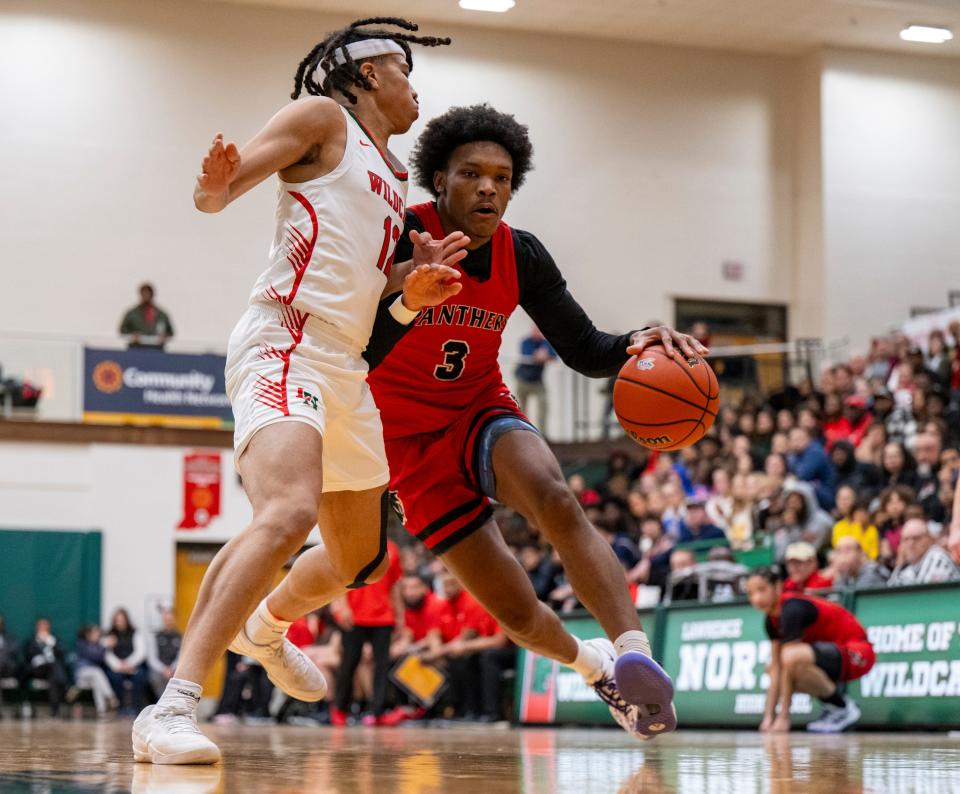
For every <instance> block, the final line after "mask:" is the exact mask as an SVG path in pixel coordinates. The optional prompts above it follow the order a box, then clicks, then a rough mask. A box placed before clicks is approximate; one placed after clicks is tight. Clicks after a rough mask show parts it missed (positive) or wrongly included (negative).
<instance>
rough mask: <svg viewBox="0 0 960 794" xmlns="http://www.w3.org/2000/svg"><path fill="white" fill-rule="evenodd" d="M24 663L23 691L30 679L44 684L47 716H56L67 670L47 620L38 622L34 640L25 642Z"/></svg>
mask: <svg viewBox="0 0 960 794" xmlns="http://www.w3.org/2000/svg"><path fill="white" fill-rule="evenodd" d="M23 661H24V677H23V682H22V686H23V688H24V689H26V688H27V685H28V684H29V682H30V680H31V679H36V680H39V681H46V683H47V684H48V685H49V692H50V716H51V717H58V716H59V715H60V704H61V703H63V696H64V693H65V692H66V688H67V668H66V665H65V664H64V659H63V649H62V648H61V647H60V643H59V641H58V640H57V638H56V637H55V636H53V633H52V632H51V630H50V621H49V620H47V618H40V619H39V620H37V622H36V629H35V631H34V634H33V637H31V638H30V639H29V640H27V641H26V642H25V643H24V645H23Z"/></svg>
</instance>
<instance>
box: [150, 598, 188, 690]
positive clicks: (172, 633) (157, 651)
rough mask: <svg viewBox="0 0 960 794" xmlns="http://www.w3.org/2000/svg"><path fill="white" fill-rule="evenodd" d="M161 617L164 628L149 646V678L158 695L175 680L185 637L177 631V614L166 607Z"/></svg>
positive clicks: (155, 635)
mask: <svg viewBox="0 0 960 794" xmlns="http://www.w3.org/2000/svg"><path fill="white" fill-rule="evenodd" d="M160 615H161V620H162V621H163V628H162V629H160V631H158V632H156V633H155V634H154V635H153V636H152V638H151V641H150V642H149V643H148V644H147V670H148V676H149V679H150V686H151V687H153V691H154V694H156V695H159V694H160V693H162V692H163V690H164V689H166V688H167V682H168V681H169V680H170V679H171V678H173V672H174V670H176V669H177V659H178V658H179V656H180V643H181V642H182V641H183V635H182V634H181V633H180V631H179V629H177V613H176V612H174V611H173V610H172V609H170V608H169V607H166V608H164V609H163V610H162V611H161V613H160Z"/></svg>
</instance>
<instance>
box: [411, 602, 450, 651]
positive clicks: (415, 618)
mask: <svg viewBox="0 0 960 794" xmlns="http://www.w3.org/2000/svg"><path fill="white" fill-rule="evenodd" d="M445 603H446V602H444V601H443V600H441V599H440V598H438V597H437V596H436V595H434V594H433V593H427V595H426V597H425V598H424V599H423V603H422V604H421V605H420V608H419V609H410V607H407V608H406V609H405V610H404V612H403V622H404V625H406V627H407V628H408V629H409V630H410V633H411V634H412V635H413V641H414V642H420V640H422V639H423V638H424V637H426V636H427V635H428V634H429V633H430V632H431V631H434V630H436V629H439V628H440V621H441V619H442V618H443V614H444V612H445V611H446V606H445Z"/></svg>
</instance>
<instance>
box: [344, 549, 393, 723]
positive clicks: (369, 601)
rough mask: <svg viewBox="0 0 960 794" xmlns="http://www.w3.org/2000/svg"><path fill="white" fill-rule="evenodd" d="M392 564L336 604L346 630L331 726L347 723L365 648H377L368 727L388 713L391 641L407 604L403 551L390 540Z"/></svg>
mask: <svg viewBox="0 0 960 794" xmlns="http://www.w3.org/2000/svg"><path fill="white" fill-rule="evenodd" d="M387 557H388V559H389V563H388V566H387V572H386V573H385V574H384V575H383V577H382V578H381V579H379V580H377V581H376V582H373V583H372V584H368V585H367V586H366V587H358V588H356V589H353V590H350V591H348V592H347V595H346V597H345V598H342V599H340V600H339V601H337V602H336V604H335V607H334V615H335V617H336V619H337V622H338V623H339V624H340V628H341V629H342V630H343V659H342V661H341V662H340V672H339V673H338V674H337V684H336V698H335V702H336V705H335V706H333V707H332V708H331V709H330V724H331V725H335V726H343V725H346V724H347V713H348V712H349V710H350V702H351V700H352V696H353V676H354V674H355V673H356V671H357V667H358V666H359V664H360V659H361V658H362V656H363V646H364V645H365V644H366V643H370V645H371V646H372V648H373V702H372V704H371V718H370V719H368V718H365V720H364V721H365V724H380V723H381V722H382V719H383V714H384V711H385V710H386V702H387V673H388V672H389V669H390V640H391V638H392V637H393V634H394V631H399V630H400V629H401V628H402V626H403V602H402V601H401V600H400V587H399V582H400V579H401V577H402V576H403V570H402V568H401V567H400V550H399V549H398V548H397V544H396V543H394V542H393V541H392V540H388V541H387Z"/></svg>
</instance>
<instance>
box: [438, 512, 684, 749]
mask: <svg viewBox="0 0 960 794" xmlns="http://www.w3.org/2000/svg"><path fill="white" fill-rule="evenodd" d="M441 559H442V560H443V563H444V565H446V566H447V568H448V569H449V570H450V572H451V573H452V574H453V575H454V576H455V577H456V578H457V579H458V580H459V581H460V583H461V584H462V585H463V586H464V587H465V588H467V590H468V591H469V592H470V594H471V595H473V597H474V598H476V599H477V601H479V602H480V604H481V605H483V607H484V609H486V610H487V611H488V612H489V613H490V614H491V615H493V617H494V618H496V620H497V623H499V624H500V627H501V628H502V629H503V632H504V633H505V634H506V635H507V636H508V637H509V638H510V639H511V640H513V641H514V642H515V643H516V644H517V645H520V646H522V647H524V648H527V649H528V650H531V651H534V652H535V653H538V654H540V655H541V656H546V657H548V658H550V659H555V660H556V661H558V662H560V663H561V664H563V665H566V666H567V667H571V668H573V669H574V670H576V671H577V672H578V673H580V675H582V676H583V677H584V680H586V682H587V683H588V684H589V685H590V686H592V687H593V688H594V691H596V693H597V695H598V696H599V697H600V698H601V699H602V700H603V701H604V702H605V703H606V704H607V705H608V706H609V707H610V713H611V715H612V716H613V718H614V719H615V720H616V722H617V723H618V724H619V725H620V726H621V727H623V728H624V729H625V730H626V731H628V732H629V733H632V734H634V735H637V734H640V735H642V736H652V735H656V734H657V733H659V732H662V731H663V730H666V729H667V726H670V727H671V729H672V725H673V724H675V717H672V723H671V717H668V716H667V715H663V716H657V715H654V714H650V713H649V710H647V709H641V708H639V707H637V706H636V705H630V704H628V703H626V702H625V701H624V700H623V699H622V698H621V697H620V694H619V692H618V691H617V687H616V683H615V681H614V666H615V663H616V659H617V656H616V653H615V651H614V649H613V645H612V643H611V642H610V641H609V640H607V639H606V638H603V639H597V640H585V641H581V640H579V639H577V638H576V637H574V636H573V635H571V634H570V633H569V632H568V631H567V630H566V629H565V628H564V626H563V623H562V622H561V621H560V618H559V617H558V616H557V614H556V613H555V612H554V611H553V610H552V609H550V608H549V607H548V606H547V605H546V604H544V603H543V602H542V601H540V600H538V599H537V594H536V593H535V592H534V589H533V585H532V584H531V583H530V579H529V578H528V577H527V574H526V572H525V571H524V570H523V567H522V566H521V565H520V563H519V562H518V561H517V559H516V557H514V556H513V554H512V553H511V552H510V549H509V548H508V547H507V544H506V542H505V541H504V539H503V535H501V533H500V529H499V527H498V526H497V524H496V522H495V521H493V520H492V519H491V520H488V521H486V522H485V523H484V524H483V525H482V526H480V527H479V528H478V529H477V530H475V531H474V532H473V533H472V534H470V535H468V536H467V537H465V538H464V539H463V540H461V541H459V542H458V543H456V545H454V546H452V547H451V548H449V549H448V550H446V551H445V552H443V554H442V555H441ZM622 578H623V577H622V575H621V579H622ZM670 713H671V715H672V710H671V712H670ZM651 725H653V726H656V727H655V728H654V729H653V730H651ZM660 725H663V726H665V727H662V728H661V727H659V726H660Z"/></svg>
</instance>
